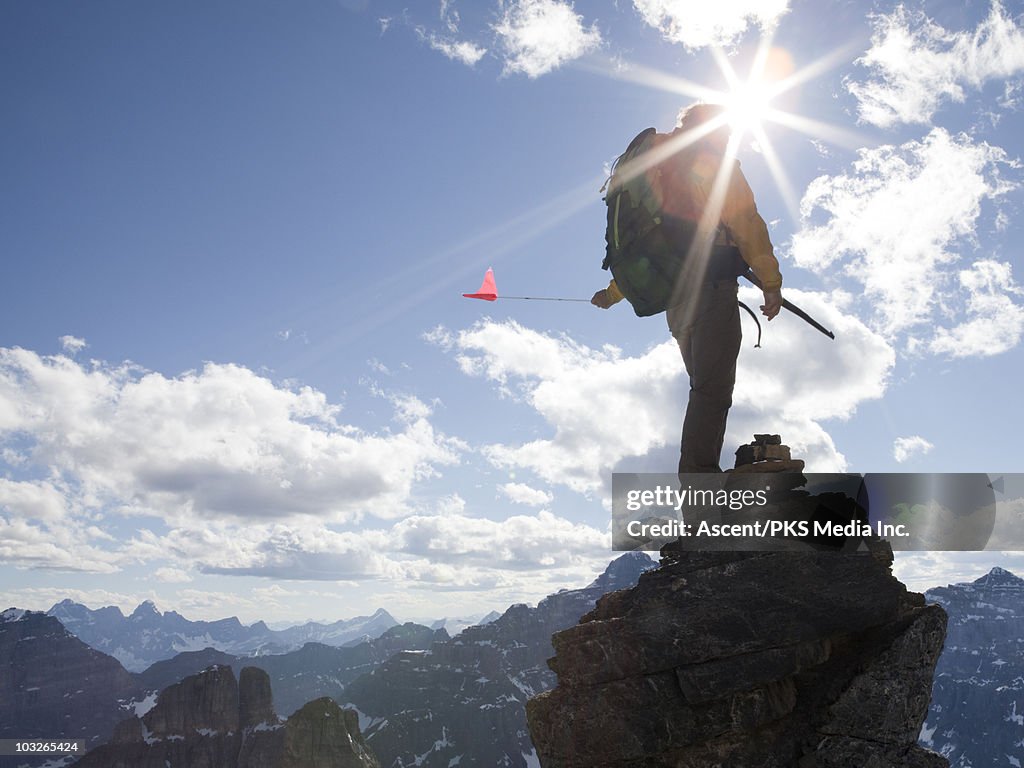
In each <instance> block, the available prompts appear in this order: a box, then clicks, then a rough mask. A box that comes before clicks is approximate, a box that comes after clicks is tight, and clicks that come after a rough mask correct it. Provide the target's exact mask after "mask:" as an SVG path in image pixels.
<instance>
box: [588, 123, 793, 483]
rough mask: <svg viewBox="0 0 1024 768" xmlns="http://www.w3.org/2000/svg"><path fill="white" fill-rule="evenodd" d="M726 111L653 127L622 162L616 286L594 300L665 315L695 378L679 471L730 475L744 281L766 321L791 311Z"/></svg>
mask: <svg viewBox="0 0 1024 768" xmlns="http://www.w3.org/2000/svg"><path fill="white" fill-rule="evenodd" d="M724 111H725V110H724V108H723V107H720V106H717V105H711V104H695V105H692V106H690V107H688V108H687V109H685V110H683V111H682V112H681V113H680V116H679V123H678V125H677V127H676V129H675V130H674V131H672V133H669V134H659V133H657V132H655V130H654V129H653V128H649V129H647V130H646V131H644V132H642V133H641V134H639V135H638V136H637V137H636V138H635V139H634V140H633V141H632V142H631V143H630V146H629V147H628V148H627V150H626V152H625V153H623V155H621V156H620V157H619V159H618V160H617V161H616V163H615V165H614V166H613V170H612V175H611V178H610V179H609V181H608V183H607V189H608V194H607V196H606V198H605V201H606V203H607V204H608V228H607V231H606V235H605V236H606V240H607V243H608V248H607V256H606V258H605V263H604V265H603V266H604V268H605V269H611V271H612V275H613V279H612V280H611V282H610V283H609V284H608V287H607V288H605V289H603V290H600V291H598V292H597V293H595V294H594V296H593V298H592V299H591V303H592V304H594V305H595V306H598V307H601V308H603V309H607V308H608V307H610V306H612V305H613V304H615V303H617V302H619V301H620V300H621V299H622V298H624V297H625V298H627V299H628V300H629V301H630V303H631V304H632V305H633V308H634V311H635V312H636V313H637V314H638V315H651V314H656V313H658V312H660V311H662V310H664V311H665V312H666V315H667V319H668V327H669V330H670V331H671V332H672V335H673V336H674V337H675V339H676V342H677V343H678V344H679V350H680V352H682V356H683V364H684V365H685V366H686V372H687V374H688V375H689V379H690V393H689V400H688V402H687V406H686V415H685V417H684V420H683V430H682V439H681V443H680V457H679V472H680V473H686V472H721V471H722V470H721V467H720V465H719V459H720V456H721V452H722V444H723V442H724V440H725V427H726V420H727V418H728V415H729V408H730V407H731V405H732V393H733V388H734V386H735V383H736V359H737V357H738V355H739V349H740V341H741V330H740V316H739V304H738V302H737V290H738V286H737V277H738V276H739V275H743V274H749V272H750V271H752V272H753V277H752V278H751V279H752V280H753V281H755V283H756V284H758V285H759V286H760V287H761V289H762V291H763V293H764V304H763V305H761V312H762V313H763V314H764V316H765V317H767V318H768V320H771V319H772V318H774V317H775V316H776V315H778V313H779V311H780V310H781V309H782V306H783V299H782V275H781V274H780V273H779V262H778V260H777V259H776V258H775V255H774V252H773V249H772V244H771V240H770V239H769V237H768V228H767V226H766V225H765V222H764V219H762V218H761V216H760V215H759V214H758V212H757V206H756V205H755V203H754V195H753V193H752V192H751V189H750V186H749V184H747V180H746V179H745V178H744V176H743V173H742V172H741V171H740V167H739V162H738V161H732V162H731V163H730V165H731V167H723V163H724V162H725V160H726V158H725V154H726V147H727V145H728V142H729V136H730V131H729V127H728V124H727V123H726V122H725V116H724ZM720 171H721V173H722V174H723V178H722V180H721V182H720V184H719V185H716V178H717V177H718V176H719V173H720ZM787 304H788V303H787Z"/></svg>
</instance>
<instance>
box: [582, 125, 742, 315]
mask: <svg viewBox="0 0 1024 768" xmlns="http://www.w3.org/2000/svg"><path fill="white" fill-rule="evenodd" d="M665 138H667V137H665V136H663V135H659V134H658V133H657V131H656V130H655V129H654V128H647V129H646V130H644V131H641V132H640V133H639V134H637V135H636V137H634V139H633V140H632V141H631V142H630V143H629V146H628V147H627V148H626V151H625V152H623V153H622V154H621V155H620V156H619V157H618V158H617V159H616V161H615V163H614V164H613V165H612V172H611V175H610V176H609V178H608V180H607V181H606V182H605V185H604V186H603V187H602V188H601V191H602V192H604V191H605V190H606V189H607V194H606V195H605V198H604V200H605V203H606V204H607V206H608V218H607V227H606V229H605V241H606V244H607V246H606V251H605V258H604V262H603V263H602V264H601V267H602V268H603V269H608V270H611V273H612V276H613V277H614V278H615V283H616V285H617V286H618V288H619V290H620V291H621V292H622V295H623V296H625V298H626V299H627V300H628V301H629V303H630V304H631V305H632V306H633V311H634V312H635V313H636V314H637V315H638V316H640V317H647V316H649V315H655V314H658V313H659V312H663V311H664V310H665V309H667V308H668V307H669V306H671V305H672V304H673V303H674V302H675V301H677V300H678V295H679V294H678V293H677V282H678V281H679V276H680V271H681V269H682V267H683V264H684V262H685V260H686V257H687V254H688V253H689V252H690V251H691V249H692V247H693V245H694V241H695V240H696V238H697V233H698V219H699V217H700V213H699V211H696V209H695V206H694V205H692V204H690V200H689V196H688V195H687V194H686V191H685V190H683V189H678V188H675V187H678V186H680V185H678V184H676V185H674V186H670V185H669V184H668V183H667V179H668V178H669V174H666V173H665V169H664V167H663V166H664V164H666V163H667V162H682V161H681V160H680V159H679V158H678V157H677V156H676V155H670V156H669V157H667V158H659V157H658V154H659V153H658V152H652V150H654V149H655V148H656V147H658V145H659V144H660V143H661V141H662V140H663V139H665ZM669 199H671V200H672V202H673V209H674V210H673V213H672V214H669V213H666V211H665V205H666V202H667V201H668V200H669ZM680 209H681V210H682V211H683V213H681V214H679V213H677V211H678V210H680ZM719 231H720V232H722V233H723V235H724V238H722V239H726V240H727V241H728V235H727V231H725V230H724V228H723V227H721V226H719ZM745 270H746V264H745V263H744V262H743V258H742V256H741V255H740V252H739V249H738V248H736V247H735V246H733V245H716V246H713V247H712V248H711V258H710V259H709V262H708V264H707V265H705V269H704V274H705V279H721V278H734V277H736V276H738V275H739V274H741V273H742V272H744V271H745Z"/></svg>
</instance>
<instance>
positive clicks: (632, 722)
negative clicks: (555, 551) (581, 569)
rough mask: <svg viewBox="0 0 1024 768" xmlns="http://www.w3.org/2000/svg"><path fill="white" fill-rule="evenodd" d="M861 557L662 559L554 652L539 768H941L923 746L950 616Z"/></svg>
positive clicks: (540, 712) (535, 709) (562, 635)
mask: <svg viewBox="0 0 1024 768" xmlns="http://www.w3.org/2000/svg"><path fill="white" fill-rule="evenodd" d="M865 549H867V550H869V551H866V552H862V553H828V552H810V551H808V552H728V551H717V552H709V551H706V552H701V551H691V552H686V551H683V550H682V549H680V548H678V547H672V546H671V545H670V546H668V547H665V548H664V549H663V550H662V561H661V565H660V567H659V568H657V569H655V570H652V571H648V572H647V573H645V574H644V575H643V576H641V577H640V580H639V583H638V584H637V586H636V587H634V588H632V589H627V590H622V591H619V592H614V593H611V594H609V595H607V596H606V597H604V598H603V599H601V600H600V601H599V602H598V604H597V607H596V608H595V609H594V610H593V611H591V612H590V613H588V614H587V615H586V616H584V617H583V618H582V620H581V621H580V623H579V624H578V625H577V626H575V627H572V628H570V629H567V630H565V631H563V632H559V633H558V634H556V635H555V636H554V639H553V645H554V648H555V651H556V655H555V658H553V659H551V660H550V661H549V664H550V666H551V668H552V669H553V670H554V671H555V673H556V674H557V676H558V685H557V687H556V688H555V689H554V690H552V691H550V692H548V693H544V694H541V695H540V696H537V697H535V698H533V699H532V700H531V701H530V702H529V703H528V704H527V717H528V721H529V726H530V733H531V735H532V737H533V742H534V744H535V745H536V748H537V753H538V755H539V758H540V764H541V765H542V766H544V768H584V767H585V768H641V767H643V768H653V767H657V766H664V767H665V768H668V767H669V766H671V767H672V768H710V767H711V766H716V767H718V768H793V767H798V768H850V766H871V768H897V766H898V767H899V768H933V767H934V768H939V767H940V766H946V765H948V764H947V762H946V760H945V759H943V758H942V757H940V756H939V755H937V754H935V753H933V752H930V751H928V750H926V749H923V748H921V747H919V746H918V745H917V744H916V741H917V737H918V734H919V732H920V728H921V724H922V722H923V720H924V717H925V714H926V711H927V708H928V701H929V696H930V692H931V683H932V673H933V670H934V667H935V663H936V660H937V659H938V656H939V653H940V651H941V649H942V643H943V637H944V633H945V626H946V615H945V613H944V612H943V610H942V609H941V608H940V607H938V606H934V605H925V601H924V598H923V596H921V595H918V594H913V593H909V592H907V590H906V588H905V587H904V586H903V584H901V583H900V582H899V581H897V580H896V579H895V578H894V577H893V576H892V573H891V570H890V568H891V565H892V551H891V549H890V548H889V546H888V545H887V544H885V543H884V542H880V541H869V542H866V546H865Z"/></svg>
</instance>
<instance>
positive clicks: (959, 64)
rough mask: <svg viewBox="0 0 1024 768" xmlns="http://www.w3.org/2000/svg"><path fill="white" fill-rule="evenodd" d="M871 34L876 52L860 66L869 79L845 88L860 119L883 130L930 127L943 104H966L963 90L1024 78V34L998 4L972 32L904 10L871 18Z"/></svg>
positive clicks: (862, 58)
mask: <svg viewBox="0 0 1024 768" xmlns="http://www.w3.org/2000/svg"><path fill="white" fill-rule="evenodd" d="M874 27H875V32H874V36H873V39H872V47H871V49H870V50H868V52H867V53H866V54H864V56H862V57H861V58H860V59H859V60H858V63H860V64H862V65H864V66H865V67H868V68H869V69H870V70H871V77H870V79H868V80H867V81H866V82H849V83H847V88H848V89H849V90H850V93H852V94H853V95H854V97H856V99H857V101H858V110H859V114H860V118H861V120H863V121H865V122H869V123H873V124H875V125H878V126H881V127H888V126H891V125H895V124H897V123H928V122H929V121H930V120H931V118H932V115H934V114H935V112H936V111H937V110H938V109H939V108H940V106H941V105H942V103H943V102H945V101H954V102H957V103H961V102H963V101H964V99H965V92H964V89H965V87H969V88H973V89H975V90H980V88H981V87H982V86H983V85H984V84H985V82H986V81H989V80H992V79H996V78H1006V77H1011V76H1014V75H1016V74H1019V73H1021V72H1024V28H1022V27H1021V26H1020V25H1018V24H1017V23H1016V21H1014V19H1012V18H1010V17H1009V16H1007V15H1006V13H1005V11H1004V9H1003V6H1002V4H1001V3H999V2H993V3H992V9H991V11H990V12H989V15H988V17H987V18H986V19H985V20H984V21H982V22H981V23H980V24H979V25H978V27H977V28H976V29H975V30H974V31H973V32H967V31H960V32H950V31H948V30H946V29H944V28H943V27H941V26H940V25H938V24H936V23H935V22H934V21H932V20H931V19H929V18H928V17H927V16H925V14H924V13H923V12H920V11H910V10H908V9H907V8H906V7H905V6H902V5H901V6H899V7H898V8H896V10H895V11H893V12H892V13H890V14H884V15H879V16H876V17H874Z"/></svg>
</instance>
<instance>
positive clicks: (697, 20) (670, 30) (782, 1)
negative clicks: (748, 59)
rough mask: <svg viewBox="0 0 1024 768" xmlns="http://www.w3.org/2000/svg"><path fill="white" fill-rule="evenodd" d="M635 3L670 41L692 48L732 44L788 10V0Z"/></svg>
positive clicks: (771, 23) (769, 24)
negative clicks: (749, 31) (748, 30)
mask: <svg viewBox="0 0 1024 768" xmlns="http://www.w3.org/2000/svg"><path fill="white" fill-rule="evenodd" d="M633 5H634V6H635V7H636V9H637V11H638V12H639V13H640V15H641V16H642V17H643V19H644V21H645V22H647V23H648V24H649V25H651V26H652V27H655V28H656V29H658V30H660V31H661V33H662V34H663V35H664V36H665V38H666V39H667V40H669V41H671V42H674V43H682V44H683V45H684V46H686V47H687V48H689V49H691V50H693V49H697V48H705V47H707V46H711V45H718V46H729V45H731V44H733V43H735V42H737V41H738V40H739V39H740V38H741V37H742V36H743V34H744V33H745V32H746V31H747V29H748V28H749V27H750V26H751V25H757V26H760V27H761V29H770V28H772V27H774V26H775V24H776V23H777V22H778V20H779V19H780V18H781V17H782V16H783V15H785V14H786V13H787V12H788V10H789V1H788V0H719V1H718V2H705V1H704V0H633Z"/></svg>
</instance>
